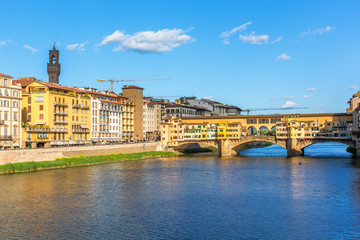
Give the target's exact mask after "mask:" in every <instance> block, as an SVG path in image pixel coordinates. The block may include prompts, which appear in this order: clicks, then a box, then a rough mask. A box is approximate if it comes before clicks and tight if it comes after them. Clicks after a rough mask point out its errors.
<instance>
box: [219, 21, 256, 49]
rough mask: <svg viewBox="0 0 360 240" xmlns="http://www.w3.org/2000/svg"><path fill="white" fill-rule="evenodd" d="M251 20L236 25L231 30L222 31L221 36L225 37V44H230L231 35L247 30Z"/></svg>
mask: <svg viewBox="0 0 360 240" xmlns="http://www.w3.org/2000/svg"><path fill="white" fill-rule="evenodd" d="M250 24H251V22H247V23H244V24H242V25H240V26H238V27H235V28H233V29H231V30H229V31H225V32H222V33H221V34H220V38H224V43H225V44H229V43H230V42H229V37H231V36H232V35H234V34H235V33H236V32H242V31H244V30H246V28H247V26H248V25H250Z"/></svg>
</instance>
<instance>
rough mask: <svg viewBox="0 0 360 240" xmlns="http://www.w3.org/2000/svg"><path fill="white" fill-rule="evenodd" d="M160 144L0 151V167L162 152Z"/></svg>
mask: <svg viewBox="0 0 360 240" xmlns="http://www.w3.org/2000/svg"><path fill="white" fill-rule="evenodd" d="M163 150H164V146H163V145H162V144H161V142H152V143H131V144H116V145H96V146H78V147H56V148H36V149H18V150H2V151H0V165H4V164H7V163H19V162H41V161H51V160H55V159H57V158H62V157H77V156H81V155H84V156H100V155H110V154H112V153H114V154H119V153H139V152H153V151H163Z"/></svg>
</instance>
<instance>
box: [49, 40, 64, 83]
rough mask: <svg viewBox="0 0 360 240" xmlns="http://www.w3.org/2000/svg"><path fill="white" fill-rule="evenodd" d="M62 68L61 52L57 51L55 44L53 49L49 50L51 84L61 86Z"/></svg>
mask: <svg viewBox="0 0 360 240" xmlns="http://www.w3.org/2000/svg"><path fill="white" fill-rule="evenodd" d="M60 68H61V65H60V63H59V50H56V48H55V43H54V47H53V49H52V50H49V62H48V64H47V72H48V75H49V82H51V83H56V84H59V75H60Z"/></svg>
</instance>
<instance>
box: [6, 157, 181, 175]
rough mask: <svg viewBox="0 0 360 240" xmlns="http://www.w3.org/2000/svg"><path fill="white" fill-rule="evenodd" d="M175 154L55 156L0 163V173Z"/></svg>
mask: <svg viewBox="0 0 360 240" xmlns="http://www.w3.org/2000/svg"><path fill="white" fill-rule="evenodd" d="M174 155H176V154H175V153H173V152H140V153H127V154H122V153H120V154H110V155H100V156H89V157H85V156H82V155H81V156H78V157H71V158H66V157H63V158H57V159H56V160H54V161H41V162H21V163H8V164H4V165H0V174H5V173H18V172H33V171H39V170H46V169H54V168H67V167H76V166H86V165H95V164H104V163H112V162H122V161H129V160H140V159H147V158H156V157H171V156H174Z"/></svg>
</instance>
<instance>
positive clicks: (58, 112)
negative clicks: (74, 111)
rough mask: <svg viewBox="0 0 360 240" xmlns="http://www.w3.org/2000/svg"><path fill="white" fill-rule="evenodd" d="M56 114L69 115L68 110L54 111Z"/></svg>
mask: <svg viewBox="0 0 360 240" xmlns="http://www.w3.org/2000/svg"><path fill="white" fill-rule="evenodd" d="M54 115H68V112H67V111H54Z"/></svg>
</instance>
